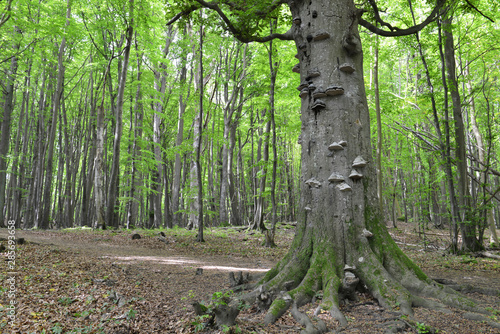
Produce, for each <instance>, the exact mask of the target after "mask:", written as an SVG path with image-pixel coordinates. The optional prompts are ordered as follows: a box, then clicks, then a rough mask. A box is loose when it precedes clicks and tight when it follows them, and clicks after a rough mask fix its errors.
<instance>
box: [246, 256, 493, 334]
mask: <svg viewBox="0 0 500 334" xmlns="http://www.w3.org/2000/svg"><path fill="white" fill-rule="evenodd" d="M361 249H363V247H361ZM367 249H370V247H368V248H367ZM358 251H359V249H358ZM399 252H400V253H397V254H393V255H394V256H393V257H392V258H391V259H390V260H389V259H386V260H384V257H378V256H376V254H375V253H374V252H361V254H362V255H363V256H359V255H360V253H357V254H356V257H352V256H351V258H352V259H354V258H356V260H357V261H356V263H355V266H354V265H352V264H353V261H351V263H350V265H349V266H346V267H344V269H343V270H339V269H338V268H339V266H338V264H337V265H336V266H334V265H333V263H332V262H330V261H328V260H326V259H328V258H329V257H328V256H324V255H325V254H328V253H329V251H325V252H324V253H323V252H321V254H320V253H319V252H312V248H311V249H309V250H308V249H307V247H305V248H302V249H300V250H299V251H297V252H295V253H294V254H295V256H294V257H292V258H289V261H288V262H287V263H281V264H280V265H278V266H277V268H280V270H279V271H278V270H276V268H275V269H273V270H272V271H271V272H270V273H268V274H267V275H266V276H265V277H264V279H263V280H262V281H261V282H260V284H259V285H258V287H257V288H256V289H254V290H253V291H250V292H248V293H246V294H244V295H242V296H240V297H238V300H240V301H245V302H247V303H250V304H253V303H257V304H258V305H259V309H260V310H262V311H265V310H267V313H266V316H265V323H266V324H270V323H274V322H275V321H276V320H277V319H279V318H280V317H281V316H282V315H283V314H284V313H285V312H287V311H290V313H291V314H292V316H293V317H294V318H295V319H296V320H297V321H298V322H299V323H300V324H302V325H303V326H304V327H305V329H304V330H303V333H324V332H326V330H327V329H326V326H325V324H324V323H323V322H322V321H316V322H313V321H312V320H311V319H310V318H309V317H308V316H307V315H306V314H304V313H302V312H300V311H299V308H300V307H301V306H303V305H305V304H307V303H310V302H311V301H312V300H313V299H315V298H316V295H318V294H320V292H322V302H321V304H320V307H318V309H317V310H316V312H315V316H316V315H318V314H319V313H320V311H321V310H328V311H329V312H330V314H331V316H332V317H333V318H334V319H336V320H337V321H338V323H339V325H340V328H342V327H345V326H347V320H346V318H345V316H344V315H343V313H342V312H341V310H340V305H341V304H342V303H343V302H344V300H356V298H357V296H356V293H355V292H356V291H360V290H361V291H365V290H367V291H368V292H370V293H371V294H372V295H373V296H374V298H375V299H377V301H378V302H379V304H380V305H381V306H383V307H384V308H386V309H388V310H391V311H394V312H396V314H400V315H403V314H404V315H407V316H409V317H410V319H412V315H413V311H412V307H425V308H428V309H432V310H436V311H440V312H443V313H450V312H451V311H450V310H449V309H448V308H447V306H451V307H454V308H457V309H461V310H466V311H468V312H474V313H467V314H469V315H470V316H468V319H478V321H487V322H488V323H490V324H491V325H492V326H493V327H496V328H498V326H500V324H498V323H496V322H493V321H491V320H490V319H488V318H485V317H484V316H481V315H479V314H477V313H483V314H488V312H487V311H486V310H484V309H482V308H480V307H478V305H477V303H476V302H475V301H473V300H471V299H469V298H467V297H465V296H463V295H461V294H460V293H458V292H456V291H454V290H453V289H450V288H448V287H446V286H443V285H441V284H439V283H437V282H435V281H433V280H431V279H429V278H427V277H426V276H425V275H424V274H423V273H422V272H421V271H420V269H418V268H417V267H415V266H414V265H413V263H411V261H410V260H407V259H404V258H403V257H401V256H404V257H405V255H404V254H403V253H402V252H401V251H399ZM401 254H402V255H401ZM319 255H322V256H319ZM290 259H291V260H290ZM330 259H333V257H330ZM381 259H382V261H381ZM332 261H333V260H332ZM471 314H475V316H471Z"/></svg>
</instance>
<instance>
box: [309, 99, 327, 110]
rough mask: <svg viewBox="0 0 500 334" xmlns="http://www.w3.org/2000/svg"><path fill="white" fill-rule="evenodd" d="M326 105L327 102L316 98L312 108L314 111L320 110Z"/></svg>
mask: <svg viewBox="0 0 500 334" xmlns="http://www.w3.org/2000/svg"><path fill="white" fill-rule="evenodd" d="M325 107H326V103H325V102H323V101H321V100H316V101H314V103H313V105H312V107H311V109H312V110H314V111H319V110H321V109H324V108H325Z"/></svg>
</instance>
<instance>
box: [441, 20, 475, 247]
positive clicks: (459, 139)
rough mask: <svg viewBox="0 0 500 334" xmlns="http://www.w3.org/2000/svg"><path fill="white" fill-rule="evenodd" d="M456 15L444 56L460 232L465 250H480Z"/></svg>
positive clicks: (448, 27)
mask: <svg viewBox="0 0 500 334" xmlns="http://www.w3.org/2000/svg"><path fill="white" fill-rule="evenodd" d="M451 23H452V18H451V17H450V16H449V17H446V18H445V19H444V20H443V31H444V36H445V43H444V57H445V63H446V72H447V84H448V89H449V91H450V94H451V100H452V102H453V119H454V130H455V142H456V149H455V156H456V165H457V172H458V175H457V176H458V187H457V190H458V209H459V217H460V222H459V226H460V232H461V234H462V251H471V252H475V251H479V250H481V249H482V248H483V246H482V245H481V244H480V243H479V242H478V240H477V238H476V223H475V222H474V221H473V217H472V213H471V210H472V208H471V203H470V199H469V198H470V194H469V187H468V175H467V157H466V142H465V127H464V121H463V117H462V103H461V100H460V94H459V92H458V82H457V78H456V73H455V72H456V71H455V70H456V65H455V49H454V47H455V46H454V43H453V33H452V25H451Z"/></svg>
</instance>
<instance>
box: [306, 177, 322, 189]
mask: <svg viewBox="0 0 500 334" xmlns="http://www.w3.org/2000/svg"><path fill="white" fill-rule="evenodd" d="M305 183H306V184H307V185H308V186H309V187H313V188H319V187H321V182H319V181H318V180H316V178H315V177H311V178H310V179H309V180H307V181H306V182H305Z"/></svg>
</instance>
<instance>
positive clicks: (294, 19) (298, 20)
mask: <svg viewBox="0 0 500 334" xmlns="http://www.w3.org/2000/svg"><path fill="white" fill-rule="evenodd" d="M301 22H302V20H301V19H300V17H294V18H293V23H294V24H296V25H300V23H301Z"/></svg>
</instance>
